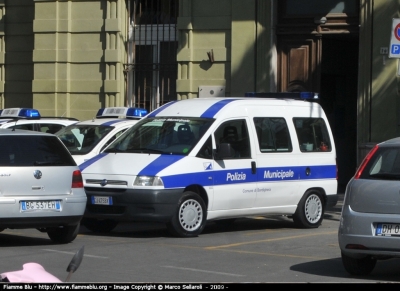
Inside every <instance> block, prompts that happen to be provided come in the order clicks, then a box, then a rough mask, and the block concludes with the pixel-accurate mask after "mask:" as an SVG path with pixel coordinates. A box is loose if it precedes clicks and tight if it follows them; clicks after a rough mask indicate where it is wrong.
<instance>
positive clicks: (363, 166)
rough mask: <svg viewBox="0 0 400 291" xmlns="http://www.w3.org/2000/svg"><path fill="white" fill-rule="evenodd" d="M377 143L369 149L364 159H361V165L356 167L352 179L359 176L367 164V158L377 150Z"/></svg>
mask: <svg viewBox="0 0 400 291" xmlns="http://www.w3.org/2000/svg"><path fill="white" fill-rule="evenodd" d="M378 148H379V147H378V145H376V146H375V147H374V148H373V149H372V150H370V151H369V153H368V154H367V155H366V156H365V158H364V160H363V161H362V163H361V165H360V166H359V167H358V170H357V172H356V174H355V175H354V179H358V178H360V176H361V174H362V172H363V171H364V169H365V166H366V165H367V164H368V162H369V160H370V159H371V158H372V156H373V155H374V154H375V152H376V151H377V150H378Z"/></svg>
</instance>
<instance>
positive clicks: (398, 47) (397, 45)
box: [389, 18, 400, 58]
mask: <svg viewBox="0 0 400 291" xmlns="http://www.w3.org/2000/svg"><path fill="white" fill-rule="evenodd" d="M389 58H400V18H393V23H392V31H391V37H390V48H389Z"/></svg>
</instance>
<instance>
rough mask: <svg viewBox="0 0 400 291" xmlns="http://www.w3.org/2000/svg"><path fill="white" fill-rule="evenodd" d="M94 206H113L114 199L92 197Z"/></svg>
mask: <svg viewBox="0 0 400 291" xmlns="http://www.w3.org/2000/svg"><path fill="white" fill-rule="evenodd" d="M92 204H97V205H113V201H112V197H104V196H92Z"/></svg>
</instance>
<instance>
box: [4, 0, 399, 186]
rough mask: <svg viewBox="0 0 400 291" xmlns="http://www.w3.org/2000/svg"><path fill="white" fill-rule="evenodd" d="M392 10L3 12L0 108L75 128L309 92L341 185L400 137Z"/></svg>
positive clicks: (340, 3)
mask: <svg viewBox="0 0 400 291" xmlns="http://www.w3.org/2000/svg"><path fill="white" fill-rule="evenodd" d="M399 7H400V0H392V1H387V0H324V1H320V0H244V1H243V0H218V1H214V0H0V107H1V108H9V107H33V108H37V109H39V110H40V112H41V113H42V115H51V116H62V115H63V116H68V117H75V118H78V119H81V120H84V119H89V118H92V117H93V116H94V114H95V113H96V112H97V110H98V109H99V108H101V107H106V106H140V107H146V108H147V109H149V110H152V109H155V108H157V107H158V106H160V105H162V104H165V103H167V102H169V101H171V100H180V99H186V98H201V97H203V96H243V95H244V93H246V92H271V91H272V92H275V91H276V92H280V91H313V92H317V93H318V94H319V96H320V103H321V105H322V106H323V108H324V110H325V111H326V113H327V115H328V117H329V121H330V123H331V127H332V129H333V132H334V138H335V142H336V145H337V148H338V157H337V161H338V169H339V172H338V173H339V182H340V184H343V185H345V184H346V183H347V181H348V179H349V178H350V177H351V176H352V174H353V173H354V171H355V169H356V167H357V165H358V164H359V162H360V160H361V159H362V157H363V156H364V155H365V153H366V151H367V150H368V149H369V148H370V147H371V145H373V144H375V143H377V142H380V141H383V140H385V139H388V138H392V137H396V136H398V135H399V133H400V102H399V100H400V98H399V97H400V96H399V87H400V86H399V70H398V59H397V58H388V50H389V44H390V39H391V34H392V31H391V30H392V20H393V19H394V18H399V17H400V16H399Z"/></svg>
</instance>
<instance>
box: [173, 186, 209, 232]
mask: <svg viewBox="0 0 400 291" xmlns="http://www.w3.org/2000/svg"><path fill="white" fill-rule="evenodd" d="M206 219H207V209H206V205H205V203H204V201H203V199H201V197H200V196H199V195H198V194H197V193H195V192H191V191H188V192H185V193H183V195H182V197H181V198H180V199H179V203H178V208H177V210H176V211H175V213H174V216H173V217H172V219H171V221H170V222H169V223H167V227H168V230H169V232H170V233H171V234H172V235H175V236H178V237H193V236H198V235H199V234H200V233H201V232H202V231H203V229H204V227H205V224H206Z"/></svg>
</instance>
